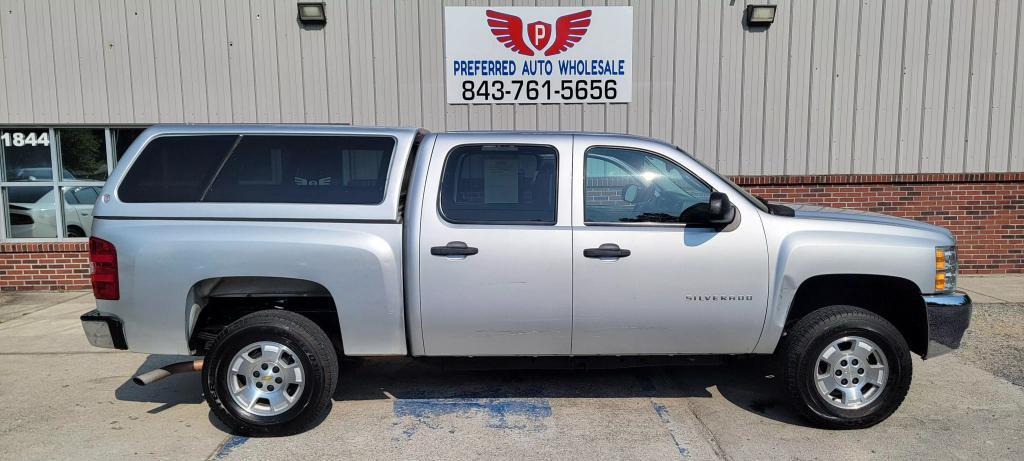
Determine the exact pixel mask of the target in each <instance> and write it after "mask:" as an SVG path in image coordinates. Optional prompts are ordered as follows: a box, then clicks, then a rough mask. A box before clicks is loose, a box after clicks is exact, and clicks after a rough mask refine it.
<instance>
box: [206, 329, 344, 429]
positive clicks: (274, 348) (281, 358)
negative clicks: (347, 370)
mask: <svg viewBox="0 0 1024 461" xmlns="http://www.w3.org/2000/svg"><path fill="white" fill-rule="evenodd" d="M337 382H338V359H337V356H336V355H335V353H334V348H333V346H332V343H331V340H330V338H329V337H328V336H327V334H325V333H324V331H323V330H322V329H320V327H318V326H317V325H316V324H315V323H313V322H312V321H311V320H309V319H308V318H306V317H303V316H302V315H299V314H296V313H294V312H288V311H280V310H267V311H260V312H255V313H252V314H249V315H246V316H245V317H242V318H240V319H238V320H236V321H235V322H233V323H231V324H230V325H228V326H227V327H226V328H225V329H224V331H222V332H221V333H220V335H218V336H217V339H216V340H215V341H214V343H213V346H212V347H211V348H210V351H209V353H208V354H207V356H206V359H205V364H204V366H203V391H204V393H205V395H206V401H207V403H209V404H210V408H211V409H213V412H214V414H216V415H217V417H218V418H220V420H221V421H223V422H224V424H226V425H228V426H229V427H230V428H231V429H232V430H233V431H234V432H235V433H236V434H239V435H286V434H293V433H296V432H300V431H302V430H304V429H306V428H307V427H308V426H309V425H310V424H311V423H313V422H315V421H317V420H318V419H319V418H320V417H321V416H322V415H323V414H324V412H326V411H327V410H328V409H329V408H330V404H331V395H333V394H334V388H335V386H336V385H337Z"/></svg>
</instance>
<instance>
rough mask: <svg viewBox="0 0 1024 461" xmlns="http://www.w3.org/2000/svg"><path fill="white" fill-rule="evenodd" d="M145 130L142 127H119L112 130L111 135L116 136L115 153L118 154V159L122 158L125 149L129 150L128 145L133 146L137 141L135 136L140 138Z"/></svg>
mask: <svg viewBox="0 0 1024 461" xmlns="http://www.w3.org/2000/svg"><path fill="white" fill-rule="evenodd" d="M143 131H144V130H143V129H142V128H117V129H114V130H110V133H111V136H112V137H113V138H114V153H115V154H117V157H116V158H117V160H121V157H122V156H123V155H124V153H125V151H127V150H128V146H131V145H132V143H133V142H135V138H138V137H139V135H140V134H142V132H143Z"/></svg>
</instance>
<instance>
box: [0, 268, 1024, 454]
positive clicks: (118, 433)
mask: <svg viewBox="0 0 1024 461" xmlns="http://www.w3.org/2000/svg"><path fill="white" fill-rule="evenodd" d="M975 286H977V285H975ZM979 289H981V288H979ZM996 294H997V295H998V294H1000V293H996ZM23 296H29V297H33V296H36V297H39V298H40V299H33V300H25V299H21V298H22V297H23ZM48 296H50V298H49V300H44V299H41V298H46V297H48ZM14 297H15V298H18V299H19V300H18V301H17V302H18V303H20V304H19V305H22V306H23V305H28V304H32V305H34V306H37V307H38V306H40V305H42V306H44V308H40V309H39V310H36V311H34V312H29V313H27V314H25V315H20V314H19V315H18V316H16V317H15V318H13V319H11V320H7V321H5V322H3V323H0V362H2V363H3V364H4V366H3V369H4V372H3V373H0V408H3V409H4V410H3V414H4V416H5V417H4V421H5V422H4V424H3V425H0V447H3V449H2V450H0V459H18V460H26V459H66V458H74V459H120V458H126V457H131V456H142V457H145V458H153V459H273V458H285V457H287V458H292V459H304V458H310V459H312V458H316V459H319V458H324V457H331V458H338V459H351V458H357V459H395V458H401V459H407V458H415V459H460V458H482V457H486V458H516V459H520V458H523V459H540V458H556V459H587V458H589V459H593V458H600V459H607V458H629V459H687V458H688V459H764V458H773V459H815V458H829V459H919V458H929V459H931V458H937V459H978V458H985V459H1021V458H1024V441H1021V440H1020V438H1019V435H1020V434H1021V433H1024V388H1022V387H1020V386H1018V385H1014V384H1013V383H1011V382H1010V381H1008V379H1012V376H1010V377H1007V378H1005V379H1004V378H1003V377H1000V376H998V375H996V374H993V373H992V371H998V370H999V369H1000V368H1005V367H1006V366H1007V364H1008V363H1009V362H1010V361H1013V360H1012V357H1011V358H1009V359H1007V361H1006V362H1003V361H999V360H996V361H995V362H986V361H984V360H981V359H980V358H981V357H992V356H993V355H994V354H993V353H992V352H991V351H992V350H998V349H1005V346H1004V345H1003V344H1004V342H1005V343H1011V344H1012V343H1016V344H1021V343H1020V342H1017V341H1024V315H1020V313H1021V312H1022V311H1024V305H1014V304H1001V305H987V304H980V305H978V306H977V310H976V312H977V313H976V316H975V318H976V319H979V318H980V319H983V320H981V321H976V322H974V325H972V329H971V331H970V333H969V336H968V338H967V340H966V341H965V347H964V349H963V350H961V351H958V352H956V353H955V354H953V355H947V356H944V357H939V358H936V359H934V360H929V361H927V362H922V361H920V360H915V362H914V366H915V370H914V375H915V376H914V384H913V386H912V387H911V391H910V395H909V396H908V398H907V400H906V402H904V404H903V406H902V407H901V409H900V410H899V411H898V412H897V413H896V414H895V415H894V416H893V417H891V418H890V419H889V420H887V421H886V422H884V423H882V424H880V425H879V426H876V427H874V428H871V429H866V430H860V431H823V430H818V429H814V428H809V427H806V425H805V423H804V422H803V421H802V420H800V419H799V418H798V417H797V416H796V415H795V414H794V413H793V412H792V411H791V410H790V409H789V408H788V406H787V404H786V402H785V401H784V400H783V398H782V394H781V392H780V391H779V389H778V387H777V383H776V381H777V380H776V379H774V378H773V377H771V376H770V373H771V370H770V368H769V367H768V366H767V363H766V361H765V360H760V359H742V360H735V361H731V362H728V363H727V364H724V365H717V366H692V367H655V368H643V369H626V370H594V371H546V370H535V371H465V370H461V371H460V370H455V371H453V370H444V369H440V368H438V367H435V366H432V365H430V364H427V363H423V362H419V361H413V360H409V359H387V360H384V359H376V360H367V361H365V362H364V363H363V364H362V365H361V366H358V367H350V368H348V369H345V370H343V376H342V380H341V383H340V385H339V390H338V393H337V394H336V395H335V401H334V404H333V409H332V411H331V413H330V414H329V415H328V416H327V418H326V419H325V420H324V421H322V422H321V424H320V425H319V426H318V427H316V428H314V429H313V430H311V431H309V432H306V433H304V434H300V435H297V436H292V437H286V438H274V439H250V438H244V437H234V436H230V435H228V434H227V433H225V432H224V427H223V426H222V425H221V424H220V423H219V421H217V420H216V418H214V417H212V416H211V414H210V412H209V410H208V408H207V406H206V404H205V402H203V400H202V395H201V386H200V384H199V376H198V375H197V374H186V375H179V376H173V377H171V378H168V379H166V380H164V381H162V382H158V383H156V384H154V385H151V386H148V387H138V386H135V385H134V384H132V383H131V382H130V381H129V378H130V377H131V376H132V375H133V374H135V373H137V372H139V371H144V370H149V369H152V368H154V367H157V366H161V365H163V364H166V363H170V362H173V361H177V360H181V359H182V358H181V357H171V356H146V355H141V354H132V353H127V352H117V351H108V350H102V349H95V348H92V347H90V346H89V345H88V344H87V342H86V340H85V338H84V336H83V334H82V333H81V330H80V326H79V324H78V315H80V314H81V313H83V312H85V311H87V310H89V309H91V308H92V299H91V296H89V295H82V294H81V293H79V294H75V293H68V294H61V295H56V296H54V295H46V294H43V295H16V296H14ZM46 306H48V307H46ZM4 309H5V308H4V307H2V306H0V311H3V310H4ZM19 312H21V313H24V312H25V310H24V309H21V310H20V311H19ZM1011 355H1012V351H1011ZM1019 357H1020V355H1018V356H1017V360H1016V362H1019ZM1016 366H1017V367H1020V364H1019V363H1017V364H1016Z"/></svg>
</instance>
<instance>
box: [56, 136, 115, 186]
mask: <svg viewBox="0 0 1024 461" xmlns="http://www.w3.org/2000/svg"><path fill="white" fill-rule="evenodd" d="M103 131H104V130H102V129H92V128H73V129H61V130H57V139H59V140H60V160H61V165H62V166H63V169H62V170H61V179H63V180H65V181H75V180H78V181H105V180H106V179H107V142H106V139H105V138H106V135H105V134H104V132H103Z"/></svg>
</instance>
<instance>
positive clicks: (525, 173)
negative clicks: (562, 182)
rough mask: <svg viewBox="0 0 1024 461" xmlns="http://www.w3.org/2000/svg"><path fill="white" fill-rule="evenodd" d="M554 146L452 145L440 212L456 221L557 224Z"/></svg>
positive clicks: (446, 163)
mask: <svg viewBox="0 0 1024 461" xmlns="http://www.w3.org/2000/svg"><path fill="white" fill-rule="evenodd" d="M557 181H558V175H557V163H556V151H555V148H553V147H550V146H530V145H475V146H460V147H457V148H455V149H454V150H452V152H451V153H450V154H449V155H448V159H447V160H446V162H445V166H444V173H443V177H442V179H441V200H440V205H441V214H442V215H443V217H444V218H445V219H446V220H447V221H449V222H453V223H467V224H468V223H473V224H554V223H555V203H556V200H555V198H556V196H557V191H556V187H555V186H556V184H557Z"/></svg>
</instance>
